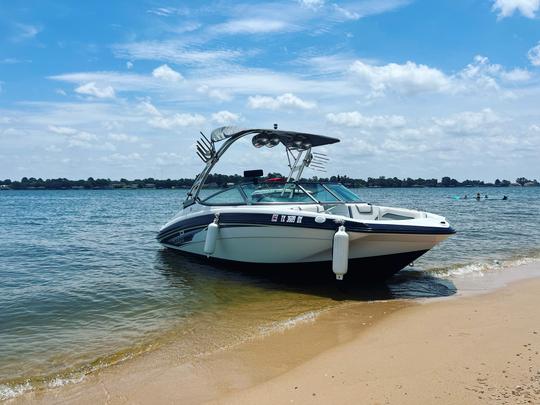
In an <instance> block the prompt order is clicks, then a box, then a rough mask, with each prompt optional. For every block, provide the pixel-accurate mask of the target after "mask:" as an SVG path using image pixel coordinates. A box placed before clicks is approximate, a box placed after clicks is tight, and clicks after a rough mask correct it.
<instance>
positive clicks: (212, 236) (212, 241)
mask: <svg viewBox="0 0 540 405" xmlns="http://www.w3.org/2000/svg"><path fill="white" fill-rule="evenodd" d="M218 233H219V224H218V217H217V216H216V218H215V219H214V222H212V223H211V224H209V225H208V229H207V230H206V239H205V241H204V253H206V255H207V256H210V255H212V254H214V252H215V251H216V242H217V237H218Z"/></svg>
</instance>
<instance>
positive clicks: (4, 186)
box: [0, 184, 11, 190]
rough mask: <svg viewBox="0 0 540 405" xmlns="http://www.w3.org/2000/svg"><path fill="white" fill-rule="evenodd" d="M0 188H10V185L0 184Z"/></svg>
mask: <svg viewBox="0 0 540 405" xmlns="http://www.w3.org/2000/svg"><path fill="white" fill-rule="evenodd" d="M0 190H11V187H10V186H8V185H7V184H0Z"/></svg>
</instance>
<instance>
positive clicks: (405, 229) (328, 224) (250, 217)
mask: <svg viewBox="0 0 540 405" xmlns="http://www.w3.org/2000/svg"><path fill="white" fill-rule="evenodd" d="M302 214H303V212H302V211H299V212H298V213H295V215H293V214H291V215H282V214H279V215H278V216H279V217H281V216H286V217H289V216H291V217H295V218H299V217H301V218H302V219H301V222H298V221H294V222H287V221H285V222H282V221H281V220H280V219H279V220H277V221H276V220H273V217H274V214H258V213H256V214H253V213H221V214H220V215H219V224H220V225H232V224H236V225H242V226H253V225H272V226H291V227H297V228H311V229H327V230H335V229H337V227H338V224H337V223H336V222H335V221H333V220H330V219H327V220H326V221H325V222H323V223H318V222H315V217H312V216H305V215H302ZM214 218H215V217H214V214H207V215H199V216H195V217H192V218H188V219H185V220H183V221H180V222H177V223H174V224H172V225H170V226H168V227H167V228H165V229H163V230H162V231H161V232H159V234H158V236H157V239H158V240H159V241H160V242H162V241H164V240H166V239H167V238H169V237H171V236H172V235H174V234H175V233H177V232H180V231H184V232H186V231H188V230H191V229H200V228H204V227H206V226H208V224H209V223H211V222H212V221H213V220H214ZM344 225H345V227H346V229H347V231H350V232H367V233H394V234H395V233H397V234H419V235H451V234H454V233H455V231H454V229H453V228H451V227H449V228H439V227H426V226H414V225H395V224H369V225H368V224H365V223H362V222H354V221H345V223H344Z"/></svg>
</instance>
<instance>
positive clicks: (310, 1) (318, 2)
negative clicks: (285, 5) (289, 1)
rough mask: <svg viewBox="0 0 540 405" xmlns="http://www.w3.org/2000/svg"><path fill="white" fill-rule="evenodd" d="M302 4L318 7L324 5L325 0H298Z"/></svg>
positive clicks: (311, 7)
mask: <svg viewBox="0 0 540 405" xmlns="http://www.w3.org/2000/svg"><path fill="white" fill-rule="evenodd" d="M297 1H298V3H300V5H302V6H304V7H307V8H310V9H318V8H321V7H322V6H324V3H325V0H297Z"/></svg>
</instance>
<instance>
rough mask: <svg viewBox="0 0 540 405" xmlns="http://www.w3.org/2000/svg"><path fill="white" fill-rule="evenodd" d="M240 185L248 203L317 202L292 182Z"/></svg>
mask: <svg viewBox="0 0 540 405" xmlns="http://www.w3.org/2000/svg"><path fill="white" fill-rule="evenodd" d="M240 187H242V191H243V192H244V193H245V195H246V197H247V199H248V202H249V203H250V204H264V203H311V204H313V203H316V202H317V201H316V200H314V199H313V198H311V197H310V196H309V194H308V193H306V192H305V191H304V190H303V189H302V188H300V187H298V185H297V184H294V183H276V182H270V183H261V184H242V185H241V186H240Z"/></svg>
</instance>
